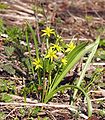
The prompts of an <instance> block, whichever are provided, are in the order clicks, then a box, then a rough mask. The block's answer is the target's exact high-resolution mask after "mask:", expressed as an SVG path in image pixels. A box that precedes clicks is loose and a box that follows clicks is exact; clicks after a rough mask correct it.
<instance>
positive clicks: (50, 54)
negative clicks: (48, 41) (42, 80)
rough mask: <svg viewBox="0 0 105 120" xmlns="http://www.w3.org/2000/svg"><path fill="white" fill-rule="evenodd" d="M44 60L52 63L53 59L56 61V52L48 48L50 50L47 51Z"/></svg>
mask: <svg viewBox="0 0 105 120" xmlns="http://www.w3.org/2000/svg"><path fill="white" fill-rule="evenodd" d="M45 58H50V59H51V62H52V61H53V59H54V58H55V59H57V58H58V57H57V56H56V51H54V50H52V48H51V47H50V49H49V50H48V54H47V55H46V56H45Z"/></svg>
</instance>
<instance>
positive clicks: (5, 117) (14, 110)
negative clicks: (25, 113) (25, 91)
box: [4, 107, 22, 119]
mask: <svg viewBox="0 0 105 120" xmlns="http://www.w3.org/2000/svg"><path fill="white" fill-rule="evenodd" d="M18 108H22V107H15V108H14V109H13V110H12V111H11V112H10V113H9V114H8V115H7V116H6V117H5V118H4V119H6V118H7V117H9V116H11V114H12V113H13V112H14V111H15V110H16V109H18Z"/></svg>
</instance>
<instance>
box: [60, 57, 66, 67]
mask: <svg viewBox="0 0 105 120" xmlns="http://www.w3.org/2000/svg"><path fill="white" fill-rule="evenodd" d="M61 62H62V64H63V65H66V64H67V59H66V58H65V57H64V58H62V59H61Z"/></svg>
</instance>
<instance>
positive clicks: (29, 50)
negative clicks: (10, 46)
mask: <svg viewBox="0 0 105 120" xmlns="http://www.w3.org/2000/svg"><path fill="white" fill-rule="evenodd" d="M25 36H26V43H27V47H28V52H29V58H30V64H31V69H32V74H33V75H34V67H33V64H32V57H31V49H30V45H29V40H28V33H27V30H26V32H25Z"/></svg>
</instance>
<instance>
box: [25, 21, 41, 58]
mask: <svg viewBox="0 0 105 120" xmlns="http://www.w3.org/2000/svg"><path fill="white" fill-rule="evenodd" d="M27 24H28V26H29V28H30V30H31V33H32V37H33V40H34V46H35V51H36V57H37V59H38V58H39V52H38V43H37V39H36V35H35V31H34V30H33V29H32V27H31V25H30V24H29V23H28V22H27Z"/></svg>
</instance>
